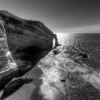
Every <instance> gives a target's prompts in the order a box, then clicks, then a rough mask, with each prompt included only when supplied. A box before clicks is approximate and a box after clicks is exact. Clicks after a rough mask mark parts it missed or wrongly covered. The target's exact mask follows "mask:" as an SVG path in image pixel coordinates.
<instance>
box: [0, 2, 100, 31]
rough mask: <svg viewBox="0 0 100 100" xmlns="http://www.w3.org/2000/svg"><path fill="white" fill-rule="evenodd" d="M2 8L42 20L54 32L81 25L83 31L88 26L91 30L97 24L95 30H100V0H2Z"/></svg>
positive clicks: (20, 15) (71, 29) (72, 28)
mask: <svg viewBox="0 0 100 100" xmlns="http://www.w3.org/2000/svg"><path fill="white" fill-rule="evenodd" d="M0 9H2V10H7V11H9V12H11V13H13V14H15V15H17V16H19V17H22V18H27V19H32V20H40V21H42V22H43V23H44V24H45V25H46V26H47V27H49V28H50V29H51V30H52V31H54V32H68V31H74V29H75V28H76V29H77V30H78V29H79V30H80V27H81V29H82V31H84V30H85V27H86V28H87V27H88V28H90V29H88V31H89V30H93V29H92V28H93V26H97V27H95V29H94V30H96V31H97V30H98V31H99V30H100V29H99V25H100V0H0ZM90 26H92V28H91V27H90ZM76 29H75V30H76ZM94 30H93V31H94ZM80 31H81V30H80ZM86 31H87V29H86Z"/></svg>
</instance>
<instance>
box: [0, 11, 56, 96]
mask: <svg viewBox="0 0 100 100" xmlns="http://www.w3.org/2000/svg"><path fill="white" fill-rule="evenodd" d="M0 23H2V24H1V26H0V29H1V30H0V31H1V32H3V33H4V34H6V38H7V45H8V47H7V48H8V51H10V52H11V55H10V57H11V58H12V60H13V59H14V60H13V62H14V61H15V62H14V63H16V65H17V66H16V67H13V65H11V66H10V65H9V64H6V63H8V61H10V60H11V59H9V60H8V59H7V60H6V62H5V65H6V66H0V91H1V90H3V89H5V91H4V95H3V96H2V98H6V97H5V94H7V97H8V96H9V95H11V94H12V93H13V92H15V91H16V90H17V89H18V88H19V87H21V86H22V85H23V84H25V83H26V82H23V80H22V81H21V82H22V85H21V84H20V85H19V83H16V82H18V81H11V80H12V79H14V78H16V79H17V78H18V77H22V76H23V75H24V74H26V73H27V72H29V71H30V70H31V69H32V68H33V67H35V65H36V64H37V63H38V61H39V60H40V59H41V58H43V57H44V56H46V55H47V53H48V52H49V51H50V50H52V49H53V39H55V47H56V46H57V45H58V40H57V37H56V35H55V34H53V32H52V31H51V30H49V29H48V28H47V27H46V26H45V25H44V24H43V23H42V22H40V21H32V20H26V19H22V18H19V17H17V16H15V15H13V14H11V13H9V12H7V11H0ZM2 25H3V27H2ZM3 28H4V29H3ZM0 45H1V44H0ZM0 56H1V55H0ZM4 56H5V58H6V54H5V55H4ZM3 61H4V60H3ZM8 65H9V67H7V66H8ZM27 80H28V79H27ZM15 83H16V84H15ZM9 84H10V85H9ZM7 86H9V87H7ZM12 86H13V88H12V91H10V90H9V89H10V88H11V87H12ZM16 87H17V88H16ZM14 88H15V89H14ZM13 89H14V90H13ZM7 91H8V92H7ZM9 91H10V92H9Z"/></svg>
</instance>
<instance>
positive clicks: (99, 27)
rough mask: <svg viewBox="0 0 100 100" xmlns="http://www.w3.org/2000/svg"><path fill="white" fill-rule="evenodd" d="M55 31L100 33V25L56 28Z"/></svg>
mask: <svg viewBox="0 0 100 100" xmlns="http://www.w3.org/2000/svg"><path fill="white" fill-rule="evenodd" d="M54 31H55V32H63V33H66V32H67V33H100V25H92V26H84V27H75V28H63V29H58V30H57V29H55V30H54Z"/></svg>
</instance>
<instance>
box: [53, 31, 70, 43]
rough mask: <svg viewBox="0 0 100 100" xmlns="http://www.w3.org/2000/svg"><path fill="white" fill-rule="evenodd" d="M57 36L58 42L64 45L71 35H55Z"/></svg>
mask: <svg viewBox="0 0 100 100" xmlns="http://www.w3.org/2000/svg"><path fill="white" fill-rule="evenodd" d="M55 34H57V38H58V42H59V43H63V42H64V40H65V39H67V38H68V37H69V36H70V33H55Z"/></svg>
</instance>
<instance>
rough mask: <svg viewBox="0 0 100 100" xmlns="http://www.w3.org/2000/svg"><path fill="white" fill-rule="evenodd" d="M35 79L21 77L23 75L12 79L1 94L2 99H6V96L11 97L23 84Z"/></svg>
mask: <svg viewBox="0 0 100 100" xmlns="http://www.w3.org/2000/svg"><path fill="white" fill-rule="evenodd" d="M33 80H34V79H28V78H21V77H18V78H14V79H12V80H11V82H9V83H8V84H7V85H6V86H5V88H4V92H3V94H2V96H1V99H5V98H7V97H9V96H10V95H12V94H13V93H14V92H15V91H17V90H18V89H19V88H20V87H21V86H22V85H24V84H28V83H30V82H32V81H33Z"/></svg>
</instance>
